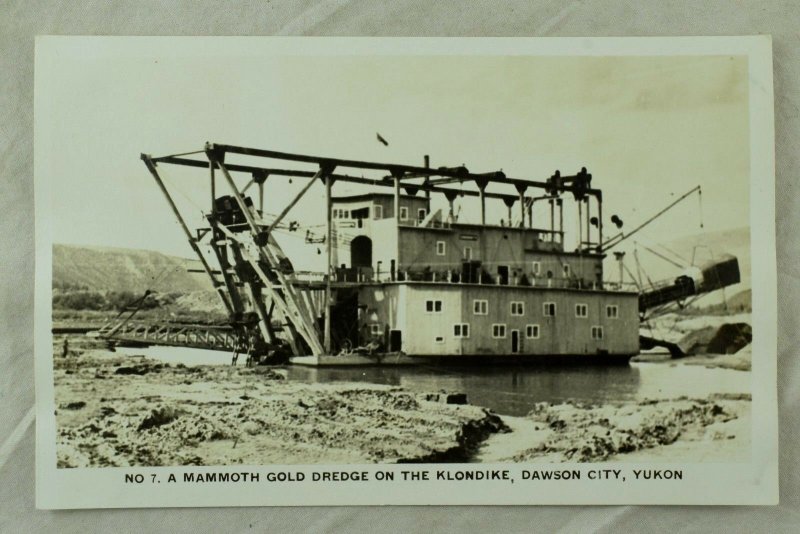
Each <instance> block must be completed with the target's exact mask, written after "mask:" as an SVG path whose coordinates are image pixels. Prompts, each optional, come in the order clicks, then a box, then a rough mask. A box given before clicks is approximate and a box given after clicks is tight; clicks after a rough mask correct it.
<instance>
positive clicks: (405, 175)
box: [141, 143, 603, 355]
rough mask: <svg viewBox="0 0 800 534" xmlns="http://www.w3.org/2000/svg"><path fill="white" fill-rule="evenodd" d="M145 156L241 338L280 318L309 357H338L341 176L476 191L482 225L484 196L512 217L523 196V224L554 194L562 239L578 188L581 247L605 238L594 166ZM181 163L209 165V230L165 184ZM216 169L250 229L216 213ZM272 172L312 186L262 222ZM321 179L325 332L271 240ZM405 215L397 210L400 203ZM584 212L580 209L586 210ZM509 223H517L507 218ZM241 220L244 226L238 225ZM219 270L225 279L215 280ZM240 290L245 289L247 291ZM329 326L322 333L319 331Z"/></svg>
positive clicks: (266, 329)
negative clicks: (335, 291)
mask: <svg viewBox="0 0 800 534" xmlns="http://www.w3.org/2000/svg"><path fill="white" fill-rule="evenodd" d="M197 154H204V155H205V156H206V160H205V161H203V160H200V159H195V158H190V157H187V156H192V155H197ZM229 155H240V156H249V157H256V158H264V159H268V160H278V161H287V162H293V163H296V164H297V163H299V164H309V165H314V166H315V168H314V169H313V170H294V169H282V168H276V167H261V166H254V165H243V164H237V163H230V162H228V161H226V159H230V158H228V156H229ZM141 159H142V160H143V161H144V163H145V165H146V166H147V168H148V170H149V171H150V173H151V175H152V176H153V178H154V179H155V181H156V183H157V184H158V186H159V188H160V189H161V192H162V193H163V194H164V196H165V198H166V200H167V202H168V204H169V206H170V208H171V210H172V212H173V213H174V215H175V217H176V218H177V220H178V223H179V224H180V226H181V229H182V231H183V232H184V234H185V235H186V238H187V240H188V242H189V245H190V246H191V247H192V249H193V250H194V252H195V253H196V254H197V256H198V258H199V259H200V262H201V264H202V266H203V270H204V271H205V272H206V274H207V275H208V276H209V278H210V279H211V282H212V284H213V286H214V289H215V290H216V291H217V294H218V295H219V298H220V300H221V301H222V304H223V306H224V307H225V309H226V310H227V312H228V314H229V316H230V317H231V324H232V326H233V328H234V330H235V331H237V332H239V334H240V335H247V336H252V335H254V334H255V332H256V331H257V332H258V334H260V336H261V338H262V339H263V340H264V341H265V342H266V343H267V344H270V343H274V342H276V341H277V338H278V337H279V336H278V335H277V334H278V332H276V330H275V324H276V323H277V324H279V325H280V328H282V329H283V331H284V336H283V338H284V339H285V340H286V342H287V343H288V344H289V346H290V348H291V350H292V352H293V353H294V354H295V355H303V354H306V353H308V352H310V353H311V354H312V355H320V354H330V353H331V352H332V350H333V347H332V342H331V307H332V303H333V298H332V289H331V281H332V274H333V273H332V267H333V266H332V265H331V263H332V236H333V229H332V207H331V206H332V187H333V184H334V183H336V182H348V183H355V184H363V185H370V186H378V187H392V188H393V189H394V195H395V208H397V206H398V204H399V199H400V194H401V193H400V191H401V189H404V190H405V191H406V192H407V193H408V194H411V195H415V194H416V193H417V192H419V191H423V192H425V194H426V195H427V196H430V194H431V193H439V194H443V195H444V196H445V197H446V198H447V200H448V202H449V203H450V205H451V210H452V203H453V201H454V200H455V198H457V197H458V196H470V197H478V198H479V199H480V203H481V224H485V223H486V199H487V198H488V199H497V200H502V201H503V202H504V204H505V205H506V207H507V208H508V212H509V219H510V217H511V210H512V207H513V205H514V204H515V203H516V202H519V206H520V216H521V217H520V218H521V222H520V225H521V226H524V225H525V214H526V211H527V215H528V221H529V226H532V224H533V223H532V213H531V212H532V206H533V203H534V201H535V200H540V199H544V198H547V199H549V200H550V211H551V213H550V233H551V235H556V234H558V235H559V236H561V237H562V240H563V217H562V216H561V215H560V216H559V218H560V219H561V220H562V222H561V223H560V225H559V229H558V230H556V227H555V209H556V208H555V206H556V205H557V206H558V209H559V211H560V210H561V206H562V201H561V195H562V194H564V193H572V194H573V196H574V197H575V200H576V201H577V202H578V203H579V206H580V203H581V202H583V203H586V206H587V208H586V217H585V219H586V221H585V224H586V230H587V236H586V239H585V240H583V239H582V238H581V240H580V245H579V248H581V250H584V249H583V247H584V245H585V246H586V248H585V251H586V252H591V246H592V245H593V244H596V245H597V248H598V252H599V248H600V245H601V244H602V243H603V235H602V217H601V214H602V192H601V191H600V190H599V189H594V188H591V187H590V185H591V174H588V173H587V171H586V169H585V168H584V169H581V171H580V172H579V173H577V174H575V175H571V176H561V175H560V173H559V172H558V171H556V173H555V174H553V175H552V176H551V177H550V178H549V179H548V180H546V181H535V180H527V179H519V178H511V177H508V176H506V175H505V173H503V172H502V171H495V172H487V173H472V172H470V171H469V170H468V169H467V168H466V167H465V166H463V165H462V166H458V167H439V168H432V167H430V166H429V164H428V157H427V156H426V157H425V166H414V165H403V164H395V163H378V162H368V161H358V160H349V159H339V158H329V157H321V156H310V155H303V154H292V153H287V152H278V151H274V150H263V149H257V148H247V147H241V146H234V145H226V144H214V143H206V145H205V147H204V149H203V150H200V151H196V152H189V153H183V154H175V155H168V156H161V157H152V156H150V155H148V154H142V155H141ZM166 164H169V165H179V166H185V167H195V168H204V169H207V170H208V172H209V179H210V182H209V183H210V192H211V211H210V213H209V214H207V216H206V219H207V221H208V223H209V228H206V229H201V230H198V231H197V233H196V234H195V233H192V231H191V230H190V229H189V227H188V226H187V224H186V221H185V219H184V217H183V215H182V214H181V212H180V210H179V209H178V207H177V205H176V204H175V202H174V200H173V198H172V196H171V194H170V192H169V190H168V189H167V187H166V185H165V184H164V181H163V179H162V176H161V173H160V171H159V166H160V165H166ZM339 169H355V170H360V171H380V172H381V173H382V174H383V176H381V177H380V178H365V177H363V176H361V177H358V176H352V175H349V174H342V173H336V172H335V171H337V170H339ZM217 171H219V173H220V174H221V175H222V178H223V181H224V183H226V184H227V186H228V189H229V190H230V192H231V194H232V196H233V198H234V199H235V202H236V204H237V206H238V208H239V210H241V213H242V214H243V215H244V218H245V222H244V223H243V224H244V227H245V229H246V232H243V231H241V228H239V229H237V230H236V231H234V230H233V229H232V228H230V227H229V226H228V225H226V224H223V223H222V222H221V221H220V219H219V217H218V216H217V213H216V200H217V195H218V192H217V186H218V183H217V182H218V181H219V179H218V177H217ZM232 173H243V174H249V175H250V177H251V178H250V180H249V181H248V182H247V184H246V185H245V186H243V187H240V186H239V185H238V184H237V182H236V180H235V179H234V176H233V174H232ZM271 176H282V177H289V178H291V177H302V178H309V181H308V183H306V184H305V186H304V187H303V188H302V190H301V191H300V192H299V193H298V194H297V195H296V197H295V198H294V199H293V200H292V202H290V203H289V204H288V205H287V206H286V207H285V208H284V209H283V210H282V211H281V212H280V214H279V215H278V216H277V218H276V219H274V220H273V221H271V222H270V223H267V222H266V221H264V220H262V218H261V217H262V214H263V210H264V186H265V183H266V181H267V179H268V178H269V177H271ZM414 179H421V180H422V181H421V182H413V181H412V180H414ZM317 181H320V182H322V183H323V184H324V186H325V197H326V227H327V228H326V230H327V231H326V239H325V243H326V253H327V262H326V263H327V269H326V278H325V280H326V285H325V299H324V302H325V303H324V305H323V308H324V325H323V327H322V329H320V328H319V325H318V323H317V321H316V317H317V315H318V314H319V312H322V311H323V310H318V309H317V307H316V306H315V305H314V299H313V298H310V296H309V295H307V294H304V293H303V292H304V291H306V289H304V288H303V287H302V284H299V283H298V280H297V279H296V277H295V274H294V273H293V271H292V269H287V268H286V262H285V261H282V260H283V259H285V258H286V256H285V254H284V253H283V251H282V250H281V248H280V246H279V245H278V243H277V241H276V240H275V238H274V237H273V235H272V234H273V230H274V229H275V228H276V227H277V225H278V224H279V223H280V222H281V221H282V220H283V219H284V217H285V216H286V215H287V214H288V213H289V212H290V210H291V209H292V208H293V207H294V206H295V205H296V204H297V203H298V202H299V201H300V200H301V198H302V197H303V196H304V195H305V194H306V193H307V192H308V191H309V189H311V187H312V186H313V184H315V183H316V182H317ZM454 183H458V184H464V183H473V184H475V185H476V186H477V191H474V190H466V189H454V188H452V187H446V185H447V184H454ZM254 184H256V185H257V186H258V200H259V209H258V210H254V209H252V208H251V207H250V206H249V205H248V203H247V201H246V200H245V198H246V197H245V193H246V192H247V190H248V189H249V188H250V187H251V186H253V185H254ZM490 184H500V185H505V186H512V187H513V188H514V189H515V190H516V194H507V193H498V192H490V191H487V188H488V186H489V185H490ZM528 188H534V189H543V190H544V191H545V195H544V196H539V197H526V196H525V194H526V192H527V190H528ZM590 197H594V198H595V199H596V201H597V210H598V211H597V212H598V221H599V225H598V234H597V241H596V243H593V242H592V241H591V240H590V239H589V231H590V217H589V199H590ZM395 213H399V210H397V209H396V210H395ZM581 217H582V215H581ZM509 224H510V220H509ZM239 226H240V227H241V226H242V224H239ZM579 226H580V227H582V226H583V221H582V220H581V221H579ZM206 236H209V243H208V244H209V245H210V246H211V248H212V250H213V253H214V257H215V258H216V261H217V263H218V266H219V268H218V269H215V268H213V267H212V266H211V265H210V264H209V262H208V261H207V259H206V257H205V256H204V254H203V252H202V250H201V248H200V245H201V244H203V240H204V239H205V238H206ZM218 274H219V275H221V277H222V280H220V279H219V278H217V275H218ZM239 288H242V289H243V290H244V292H245V295H246V298H245V297H243V296H242V295H241V294H240V292H239ZM246 300H249V301H250V303H251V305H252V308H253V310H254V314H255V316H256V317H255V318H254V319H253V318H251V316H252V314H253V310H251V309H248V306H247V305H246V302H245V301H246ZM320 330H321V331H320Z"/></svg>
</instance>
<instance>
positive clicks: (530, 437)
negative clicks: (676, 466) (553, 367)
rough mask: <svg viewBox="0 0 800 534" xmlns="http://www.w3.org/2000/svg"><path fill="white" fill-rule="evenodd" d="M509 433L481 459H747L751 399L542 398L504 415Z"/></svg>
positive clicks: (490, 443)
mask: <svg viewBox="0 0 800 534" xmlns="http://www.w3.org/2000/svg"><path fill="white" fill-rule="evenodd" d="M503 420H504V421H505V422H506V423H507V424H508V426H509V427H510V428H511V430H512V431H511V432H510V433H507V434H505V435H502V436H495V437H492V438H490V439H489V441H488V442H487V443H486V444H484V445H483V446H482V447H481V450H480V451H479V453H478V459H479V460H481V461H485V462H613V461H624V462H648V461H689V462H691V461H745V460H746V459H747V457H748V455H749V451H750V398H749V396H747V395H714V396H711V397H709V398H706V399H687V398H681V399H674V400H660V401H641V402H629V403H619V404H604V405H602V406H592V405H584V404H580V403H563V404H549V403H539V404H537V405H536V407H535V408H534V410H532V411H531V413H530V414H528V416H527V417H515V418H510V417H505V416H504V417H503Z"/></svg>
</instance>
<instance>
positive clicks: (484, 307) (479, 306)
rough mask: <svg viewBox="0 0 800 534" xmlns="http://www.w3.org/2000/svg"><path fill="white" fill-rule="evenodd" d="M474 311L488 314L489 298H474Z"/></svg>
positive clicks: (477, 313) (478, 313) (476, 313)
mask: <svg viewBox="0 0 800 534" xmlns="http://www.w3.org/2000/svg"><path fill="white" fill-rule="evenodd" d="M472 313H473V314H475V315H487V314H488V313H489V301H488V300H473V301H472Z"/></svg>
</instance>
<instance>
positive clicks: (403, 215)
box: [400, 206, 408, 221]
mask: <svg viewBox="0 0 800 534" xmlns="http://www.w3.org/2000/svg"><path fill="white" fill-rule="evenodd" d="M400 220H401V221H407V220H408V207H407V206H401V207H400Z"/></svg>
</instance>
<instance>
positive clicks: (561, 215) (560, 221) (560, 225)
mask: <svg viewBox="0 0 800 534" xmlns="http://www.w3.org/2000/svg"><path fill="white" fill-rule="evenodd" d="M556 204H558V234H559V235H560V236H561V241H562V244H563V240H564V200H562V199H560V198H559V199H558V201H557V202H556Z"/></svg>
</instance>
